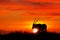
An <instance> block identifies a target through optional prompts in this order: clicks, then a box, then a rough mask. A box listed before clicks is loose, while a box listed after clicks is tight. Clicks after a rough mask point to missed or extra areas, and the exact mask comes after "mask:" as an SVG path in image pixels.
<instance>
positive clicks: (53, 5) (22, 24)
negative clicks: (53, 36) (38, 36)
mask: <svg viewBox="0 0 60 40" xmlns="http://www.w3.org/2000/svg"><path fill="white" fill-rule="evenodd" d="M38 17H40V19H39V21H38V22H37V23H41V24H43V23H45V24H47V31H48V32H56V33H60V0H0V32H6V31H8V32H14V31H27V32H30V31H31V30H32V24H33V21H34V19H35V18H38Z"/></svg>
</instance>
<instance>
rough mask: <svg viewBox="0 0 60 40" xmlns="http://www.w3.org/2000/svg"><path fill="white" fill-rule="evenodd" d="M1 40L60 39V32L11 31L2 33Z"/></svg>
mask: <svg viewBox="0 0 60 40" xmlns="http://www.w3.org/2000/svg"><path fill="white" fill-rule="evenodd" d="M0 40H60V34H56V33H39V34H29V33H19V32H15V33H10V34H8V35H0Z"/></svg>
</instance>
